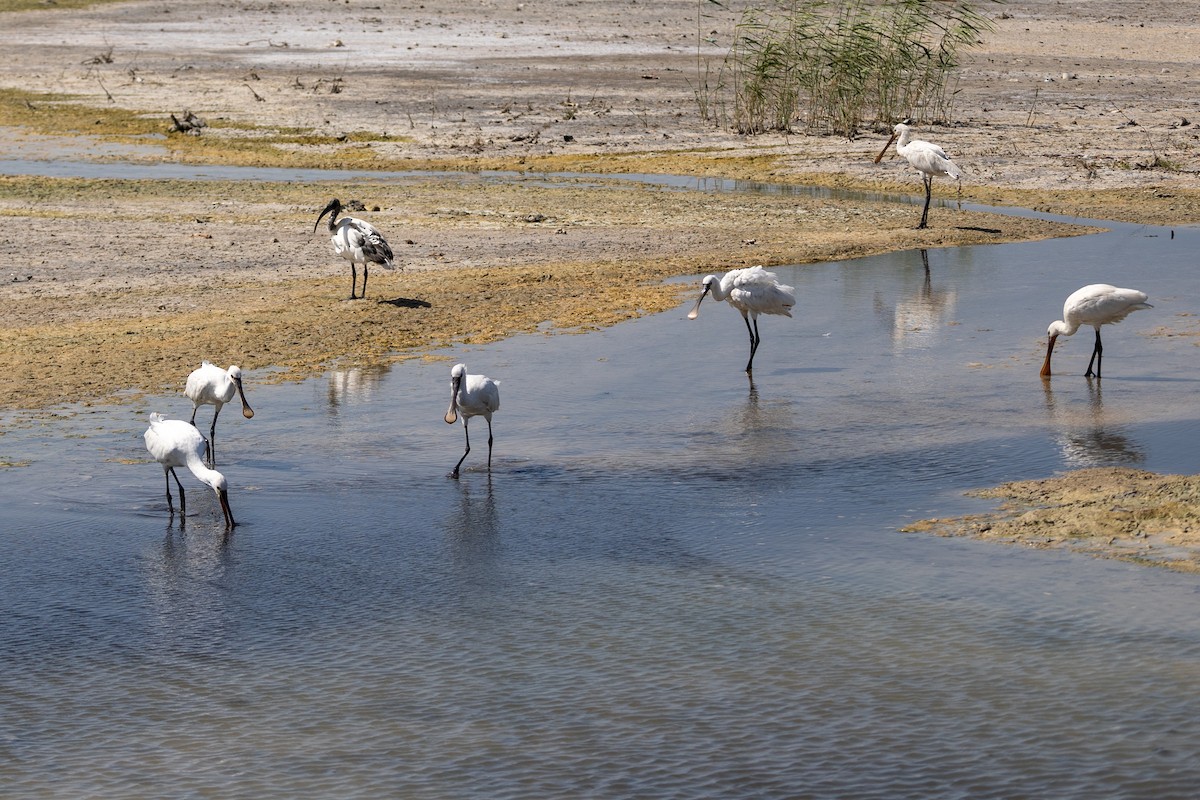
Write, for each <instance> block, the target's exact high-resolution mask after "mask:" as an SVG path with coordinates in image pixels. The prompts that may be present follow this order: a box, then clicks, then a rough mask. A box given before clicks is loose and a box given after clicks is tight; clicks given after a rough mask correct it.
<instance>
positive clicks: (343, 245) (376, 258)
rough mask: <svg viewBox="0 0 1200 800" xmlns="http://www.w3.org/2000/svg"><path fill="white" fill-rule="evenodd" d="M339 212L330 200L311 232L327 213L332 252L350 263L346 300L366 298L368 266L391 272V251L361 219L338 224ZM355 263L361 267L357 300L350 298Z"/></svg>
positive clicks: (339, 204) (355, 276) (338, 204)
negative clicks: (376, 266)
mask: <svg viewBox="0 0 1200 800" xmlns="http://www.w3.org/2000/svg"><path fill="white" fill-rule="evenodd" d="M342 209H343V206H342V202H341V201H340V200H338V199H337V198H336V197H335V198H333V199H332V200H330V201H329V204H328V205H327V206H325V208H324V210H322V211H321V213H320V215H319V216H318V217H317V221H316V222H315V223H313V233H316V232H317V226H318V225H320V224H321V219H322V218H324V216H325V215H326V214H329V215H330V216H329V232H330V233H332V234H333V235H332V236H330V237H329V241H330V243H331V244H332V245H333V252H335V253H337V254H338V255H339V256H341V257H342V258H344V259H346V260H347V261H349V262H350V299H351V300H358V299H362V298H365V297H366V296H367V265H368V264H378V265H379V266H381V267H383V268H384V269H395V268H396V264H395V262H394V261H393V260H392V258H393V256H392V248H391V247H390V246H389V245H388V243H387V240H385V239H384V238H383V234H381V233H380V232H379V231H377V230H376V229H375V226H374V225H372V224H371V223H369V222H364V221H363V220H361V219H356V218H354V217H342V219H341V220H340V221H339V220H338V214H340V213H341V212H342ZM355 264H362V268H363V282H362V294H361V295H359V296H358V297H355V295H354V287H355V283H356V282H357V281H358V273H357V272H356V271H355V269H354V265H355Z"/></svg>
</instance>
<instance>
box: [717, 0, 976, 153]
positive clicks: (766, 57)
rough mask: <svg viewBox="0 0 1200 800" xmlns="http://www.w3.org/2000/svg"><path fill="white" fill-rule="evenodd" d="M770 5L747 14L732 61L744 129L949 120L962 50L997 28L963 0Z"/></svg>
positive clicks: (841, 128) (790, 0)
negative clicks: (983, 34) (898, 120)
mask: <svg viewBox="0 0 1200 800" xmlns="http://www.w3.org/2000/svg"><path fill="white" fill-rule="evenodd" d="M987 1H989V0H985V2H987ZM990 1H993V2H998V1H999V0H990ZM769 2H770V4H769V5H768V6H766V7H759V8H753V9H750V10H748V11H746V12H745V13H744V14H743V15H742V18H741V21H740V22H738V23H737V25H736V27H735V31H734V40H733V45H732V46H731V48H730V51H729V54H728V55H727V57H726V63H727V64H728V67H729V74H730V81H729V91H731V92H732V94H733V97H732V106H733V113H732V124H733V126H734V127H735V128H736V129H737V130H738V131H740V132H742V133H762V132H765V131H785V132H786V131H794V130H796V129H797V128H798V127H802V128H803V129H804V130H805V131H807V132H812V133H818V132H820V133H837V134H842V135H844V136H853V135H854V134H855V133H856V132H857V130H858V128H859V127H860V126H861V125H862V124H863V122H864V121H865V120H868V119H875V120H881V121H892V120H897V119H903V118H905V117H911V118H913V119H914V120H916V121H919V122H939V121H941V122H946V121H949V120H950V119H951V115H952V105H953V98H954V93H953V91H952V87H953V85H954V80H953V78H954V74H955V72H956V70H957V69H958V66H959V53H960V52H961V51H962V50H963V49H964V48H969V47H973V46H975V45H977V44H978V43H979V37H980V36H981V34H982V33H983V32H985V31H987V30H989V29H990V28H991V25H992V23H991V20H989V19H988V18H987V17H985V16H984V15H983V14H982V13H980V12H979V11H978V10H976V8H975V7H974V6H973V5H972V4H971V3H968V2H963V1H962V0H769ZM703 113H705V112H704V110H702V114H703Z"/></svg>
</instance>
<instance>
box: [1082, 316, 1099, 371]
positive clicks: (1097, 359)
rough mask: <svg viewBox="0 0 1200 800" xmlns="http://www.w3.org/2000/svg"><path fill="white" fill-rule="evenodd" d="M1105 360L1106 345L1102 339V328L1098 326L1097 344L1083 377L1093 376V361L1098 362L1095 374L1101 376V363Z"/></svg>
mask: <svg viewBox="0 0 1200 800" xmlns="http://www.w3.org/2000/svg"><path fill="white" fill-rule="evenodd" d="M1103 361H1104V345H1103V344H1102V343H1101V341H1100V329H1099V328H1096V345H1095V346H1094V347H1093V348H1092V358H1091V360H1089V361H1088V368H1087V372H1085V373H1083V377H1085V378H1090V377H1092V375H1093V373H1092V362H1095V364H1096V372H1095V376H1096V377H1097V378H1099V377H1100V365H1101V363H1102V362H1103Z"/></svg>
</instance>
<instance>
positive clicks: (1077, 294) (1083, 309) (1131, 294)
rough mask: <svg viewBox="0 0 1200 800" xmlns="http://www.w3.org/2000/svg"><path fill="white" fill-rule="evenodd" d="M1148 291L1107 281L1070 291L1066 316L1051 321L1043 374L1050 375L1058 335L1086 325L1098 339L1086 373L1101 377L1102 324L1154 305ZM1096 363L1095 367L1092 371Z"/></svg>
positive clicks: (1064, 307) (1045, 376)
mask: <svg viewBox="0 0 1200 800" xmlns="http://www.w3.org/2000/svg"><path fill="white" fill-rule="evenodd" d="M1146 299H1147V298H1146V293H1145V292H1139V291H1138V290H1137V289H1118V288H1117V287H1116V286H1110V285H1108V284H1107V283H1093V284H1091V285H1089V286H1084V287H1083V288H1082V289H1078V290H1076V291H1074V292H1072V293H1071V296H1070V297H1068V298H1067V302H1065V303H1064V304H1063V318H1062V319H1060V320H1055V321H1054V322H1051V323H1050V327H1049V328H1048V329H1047V330H1046V335H1047V336H1049V337H1050V341H1049V342H1048V343H1047V344H1046V360H1045V361H1044V362H1042V377H1043V378H1049V377H1050V356H1051V355H1053V353H1054V342H1055V341H1056V340H1057V339H1058V337H1059V336H1071V335H1072V334H1074V333H1075V331H1077V330H1079V328H1080V327H1081V326H1083V325H1091V326H1092V327H1093V328H1095V329H1096V343H1095V344H1094V345H1093V346H1092V357H1091V359H1090V360H1089V361H1088V368H1087V372H1085V373H1083V375H1084V377H1086V378H1090V377H1092V376H1093V374H1094V375H1095V376H1096V377H1097V378H1099V377H1100V364H1101V363H1102V362H1103V361H1104V345H1103V344H1101V342H1100V326H1101V325H1109V324H1112V323H1114V322H1120V321H1121V320H1123V319H1125V318H1126V317H1127V316H1129V315H1130V314H1132V313H1133V312H1134V311H1140V310H1141V309H1143V308H1154V306H1152V305H1150V304H1149V303H1147V302H1146ZM1093 363H1095V365H1096V371H1095V373H1093V372H1092V364H1093Z"/></svg>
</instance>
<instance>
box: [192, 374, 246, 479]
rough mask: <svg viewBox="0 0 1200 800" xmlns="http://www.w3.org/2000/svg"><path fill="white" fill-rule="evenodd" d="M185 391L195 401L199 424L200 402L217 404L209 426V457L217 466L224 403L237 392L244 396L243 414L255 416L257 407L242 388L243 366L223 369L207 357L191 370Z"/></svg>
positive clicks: (193, 412)
mask: <svg viewBox="0 0 1200 800" xmlns="http://www.w3.org/2000/svg"><path fill="white" fill-rule="evenodd" d="M183 393H184V394H185V395H187V397H188V399H189V400H191V401H192V419H191V423H192V424H193V425H195V424H196V412H197V411H198V410H199V409H200V406H205V405H209V406H214V407H215V410H214V411H213V418H212V426H211V427H210V428H209V429H208V438H209V445H210V446H211V448H212V449H211V450H210V452H209V457H210V459H211V461H212V463H213V465H214V466H215V465H216V463H217V455H216V452H215V451H216V447H217V416H218V415H219V414H220V413H221V407H222V406H223V405H225V404H226V403H228V402H230V401H231V400H233V395H234V393H237V395H238V397H240V398H241V399H242V416H243V417H245V418H246V419H250V418H251V417H253V416H254V409H252V408H251V407H250V404H249V403H247V402H246V393H245V392H244V391H243V390H242V370H241V369H240V368H238V367H236V366H233V367H230V368H229V369H221V368H220V367H218V366H217V365H216V364H210V363H209V362H207V361H204V362H202V363H201V364H200V366H199V367H198V368H197V369H194V370H192V373H191V374H190V375H188V378H187V384H186V385H185V386H184V387H183Z"/></svg>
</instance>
